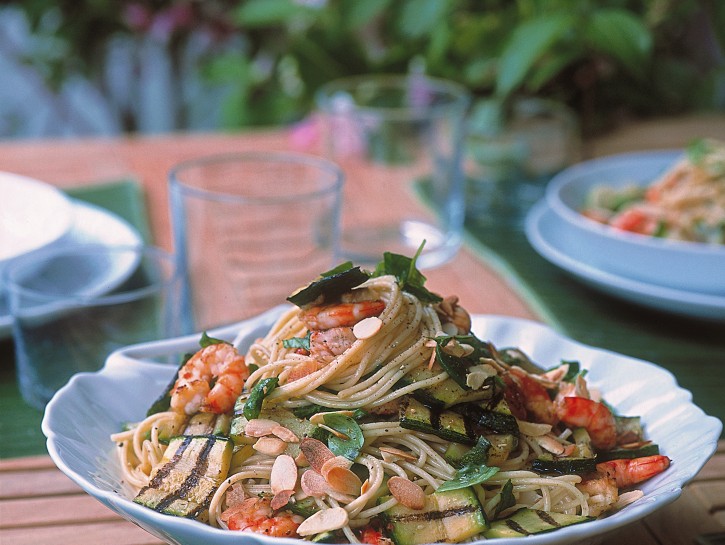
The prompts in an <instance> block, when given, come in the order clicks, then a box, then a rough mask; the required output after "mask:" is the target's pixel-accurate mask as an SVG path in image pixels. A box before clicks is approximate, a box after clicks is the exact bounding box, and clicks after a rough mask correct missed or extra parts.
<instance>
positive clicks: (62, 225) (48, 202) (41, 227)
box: [0, 172, 73, 271]
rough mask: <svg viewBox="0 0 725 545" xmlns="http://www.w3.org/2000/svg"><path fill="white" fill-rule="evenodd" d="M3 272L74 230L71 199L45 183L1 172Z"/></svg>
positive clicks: (0, 261)
mask: <svg viewBox="0 0 725 545" xmlns="http://www.w3.org/2000/svg"><path fill="white" fill-rule="evenodd" d="M0 195H1V196H2V197H1V198H0V271H2V268H3V266H4V265H5V264H6V263H7V262H8V261H10V260H11V259H14V258H16V257H18V256H20V255H23V254H26V253H28V252H32V251H33V250H37V249H39V248H42V247H44V246H47V245H49V244H51V243H53V242H55V241H56V240H58V239H59V238H60V237H62V236H63V235H64V234H65V233H66V232H67V231H68V230H70V228H71V225H72V222H73V217H72V206H71V202H70V199H69V198H68V197H67V196H66V195H65V194H64V193H63V192H61V191H60V190H58V189H57V188H55V187H53V186H51V185H49V184H46V183H44V182H41V181H38V180H34V179H32V178H27V177H25V176H20V175H18V174H12V173H10V172H0Z"/></svg>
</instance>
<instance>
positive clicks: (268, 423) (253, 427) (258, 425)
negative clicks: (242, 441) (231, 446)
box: [244, 418, 279, 437]
mask: <svg viewBox="0 0 725 545" xmlns="http://www.w3.org/2000/svg"><path fill="white" fill-rule="evenodd" d="M277 426H279V422H275V421H274V420H267V419H266V418H253V419H252V420H250V421H249V422H247V425H246V426H244V435H246V436H247V437H264V436H265V435H271V434H272V430H273V429H274V428H276V427H277Z"/></svg>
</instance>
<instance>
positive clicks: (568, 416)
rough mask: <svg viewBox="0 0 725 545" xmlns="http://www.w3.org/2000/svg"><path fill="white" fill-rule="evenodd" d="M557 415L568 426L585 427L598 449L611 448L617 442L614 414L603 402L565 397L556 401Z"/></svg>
mask: <svg viewBox="0 0 725 545" xmlns="http://www.w3.org/2000/svg"><path fill="white" fill-rule="evenodd" d="M556 415H557V416H558V418H559V420H561V421H562V422H563V423H564V424H566V425H567V426H573V427H580V428H585V429H586V430H587V432H588V433H589V436H590V437H591V439H592V445H593V446H594V447H595V448H597V449H600V450H609V449H611V448H613V447H614V446H615V445H616V444H617V426H616V424H615V421H614V416H613V415H612V412H611V411H610V410H609V409H608V408H607V406H606V405H604V404H603V403H599V402H598V401H593V400H591V399H587V398H585V397H576V396H568V397H563V398H561V399H559V400H558V401H557V403H556Z"/></svg>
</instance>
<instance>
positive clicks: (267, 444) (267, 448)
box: [252, 437, 287, 456]
mask: <svg viewBox="0 0 725 545" xmlns="http://www.w3.org/2000/svg"><path fill="white" fill-rule="evenodd" d="M252 448H253V449H254V450H256V451H257V452H261V453H262V454H266V455H267V456H279V455H280V454H282V453H283V452H284V451H285V449H286V448H287V443H285V442H284V441H282V439H280V438H278V437H260V438H259V439H257V442H256V443H254V445H252Z"/></svg>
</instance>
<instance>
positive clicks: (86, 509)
mask: <svg viewBox="0 0 725 545" xmlns="http://www.w3.org/2000/svg"><path fill="white" fill-rule="evenodd" d="M704 134H707V135H711V136H715V137H719V138H721V139H725V117H723V116H704V117H688V118H683V119H670V120H659V121H657V122H649V123H640V124H637V125H633V126H630V127H627V128H625V129H623V130H621V131H619V132H617V133H615V134H612V135H608V136H606V137H604V138H601V139H598V140H594V141H592V142H587V143H586V147H585V155H586V156H597V155H606V154H610V153H616V152H620V151H630V150H636V149H654V148H662V147H683V146H684V145H686V144H687V143H688V142H689V141H690V140H691V139H692V138H695V137H698V136H701V135H704ZM293 147H294V144H293V142H292V141H291V140H290V139H289V138H288V136H287V135H286V133H282V132H267V131H263V132H257V133H244V134H186V135H171V136H159V137H136V138H128V139H108V140H104V139H91V140H69V141H56V140H53V141H33V142H5V143H0V170H5V171H12V172H17V173H19V174H25V175H29V176H33V177H37V178H40V179H44V180H46V181H49V182H52V183H54V184H56V185H58V186H59V187H62V188H70V187H76V186H79V185H86V184H94V183H98V182H101V181H104V180H115V179H119V178H123V177H129V176H131V177H134V178H136V179H138V180H139V181H140V182H141V184H142V186H143V188H144V191H145V197H146V202H147V206H148V211H149V217H150V221H151V230H152V235H153V240H154V242H155V243H156V244H157V245H159V246H161V247H164V248H166V249H169V250H172V249H173V248H172V243H171V231H170V225H169V215H168V205H167V192H166V191H167V190H166V173H167V171H168V170H169V168H170V167H171V166H172V165H173V164H174V163H177V162H178V161H181V160H184V159H189V158H193V157H197V156H200V155H205V154H209V153H218V152H231V151H243V150H249V149H267V150H282V149H290V148H293ZM426 275H427V276H428V286H429V287H430V288H431V289H432V290H433V291H440V292H444V293H456V294H458V295H459V296H460V298H461V300H462V301H465V304H466V307H467V308H468V309H469V310H470V311H471V312H474V313H490V314H502V315H508V316H514V317H522V318H529V319H537V316H536V315H535V313H534V311H533V309H532V308H530V306H529V305H527V303H526V301H524V300H523V299H522V298H521V297H520V296H519V295H518V294H517V293H516V291H515V290H514V287H512V286H511V285H509V284H508V283H507V282H506V279H504V278H501V277H500V276H498V275H497V274H496V273H495V272H494V270H493V269H492V268H491V267H490V266H489V265H487V264H486V263H484V262H483V261H481V260H480V259H479V258H478V257H476V256H475V255H474V254H473V253H472V252H471V251H469V250H468V249H466V248H464V249H463V250H462V251H461V252H460V253H459V254H458V255H457V256H456V258H455V259H454V260H453V261H451V262H450V263H448V264H446V265H444V266H442V267H440V268H437V269H434V270H431V271H427V272H426ZM471 279H475V281H472V280H471ZM482 285H483V286H486V287H487V288H486V289H480V286H482ZM4 363H5V364H8V363H9V362H4ZM0 418H1V417H0ZM5 440H7V438H5ZM715 532H719V533H723V532H725V442H721V443H720V445H719V450H718V453H717V455H716V456H715V457H714V458H713V459H712V460H711V461H710V462H709V463H708V464H707V465H706V466H705V469H704V470H703V471H702V472H701V473H700V474H699V475H698V477H697V479H696V480H695V481H694V482H693V483H692V484H691V485H690V486H688V487H687V488H686V489H685V492H684V494H683V496H682V497H681V498H680V499H679V500H677V501H676V502H675V503H674V504H672V505H670V506H668V507H666V508H665V509H663V510H661V511H660V512H658V513H656V514H654V515H652V516H650V517H648V518H647V519H645V520H644V521H642V522H640V523H638V524H635V525H632V526H630V527H628V528H626V529H623V530H621V531H618V532H616V533H615V534H612V535H611V536H608V537H607V539H606V540H605V543H607V544H614V543H617V544H619V545H635V544H636V545H653V544H678V543H682V544H688V545H691V544H692V543H693V540H694V539H695V537H696V536H697V535H699V534H703V533H715ZM26 543H27V544H30V543H32V544H33V545H38V544H44V543H53V544H54V545H65V544H71V543H72V544H79V545H85V544H89V545H90V544H102V543H113V544H114V545H131V544H134V545H141V544H155V543H158V542H157V541H156V540H155V539H154V538H153V537H151V536H150V535H149V534H147V533H146V532H144V531H143V530H141V529H139V528H137V527H135V526H134V525H133V524H131V523H128V522H125V521H123V520H122V519H120V518H118V517H117V516H116V515H115V514H113V513H112V512H111V511H109V510H107V509H106V508H105V507H103V506H102V505H101V504H99V503H97V502H96V501H95V500H94V499H92V498H91V497H89V496H87V495H85V494H84V493H83V492H81V490H80V489H79V488H78V487H77V486H76V485H75V484H73V483H72V482H71V481H70V480H69V479H68V478H66V477H65V476H64V475H63V474H62V473H60V472H59V471H58V470H57V469H55V467H54V465H53V464H52V462H51V461H50V459H49V458H48V457H47V456H34V457H25V458H16V459H8V460H0V544H2V545H24V544H26Z"/></svg>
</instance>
